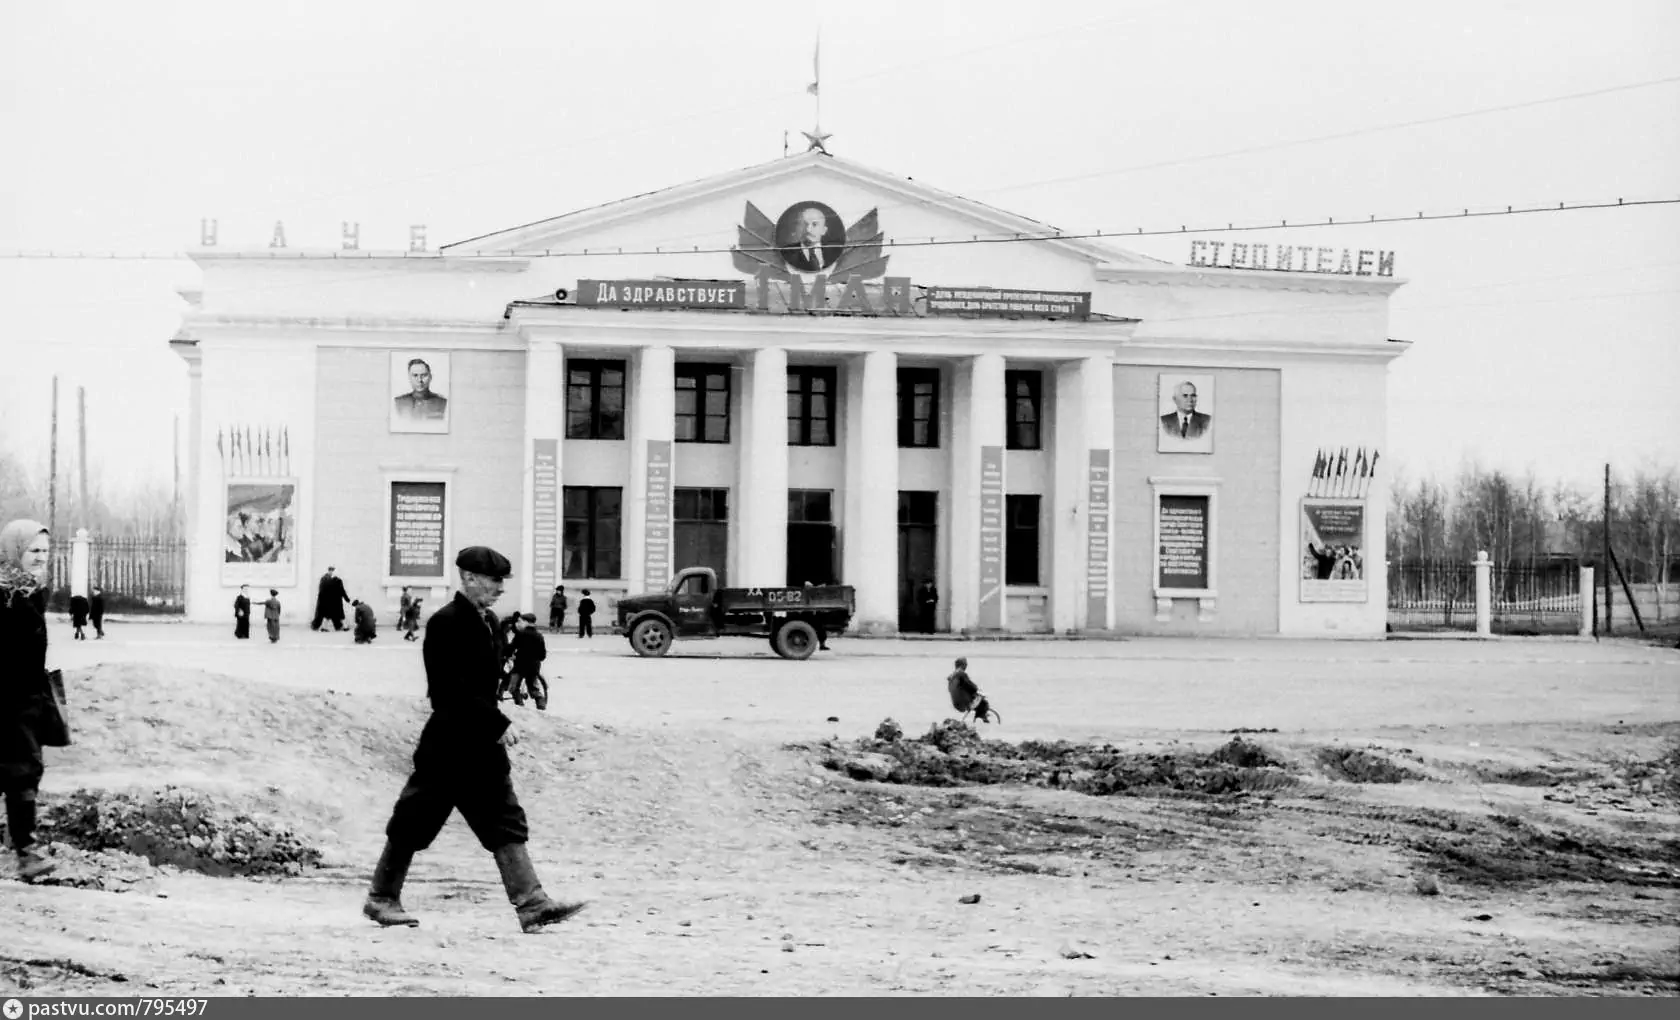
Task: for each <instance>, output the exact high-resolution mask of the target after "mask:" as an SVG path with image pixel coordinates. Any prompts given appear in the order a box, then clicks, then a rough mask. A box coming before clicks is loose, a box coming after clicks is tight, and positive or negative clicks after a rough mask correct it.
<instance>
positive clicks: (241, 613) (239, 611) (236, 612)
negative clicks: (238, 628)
mask: <svg viewBox="0 0 1680 1020" xmlns="http://www.w3.org/2000/svg"><path fill="white" fill-rule="evenodd" d="M233 618H234V619H235V620H249V619H250V618H251V600H250V599H248V598H246V597H245V596H243V595H235V596H234V597H233Z"/></svg>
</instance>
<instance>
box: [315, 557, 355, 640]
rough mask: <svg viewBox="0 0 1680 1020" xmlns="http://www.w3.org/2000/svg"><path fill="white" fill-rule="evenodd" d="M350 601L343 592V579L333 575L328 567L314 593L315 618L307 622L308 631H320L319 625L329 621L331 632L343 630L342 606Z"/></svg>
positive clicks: (348, 596) (347, 595)
mask: <svg viewBox="0 0 1680 1020" xmlns="http://www.w3.org/2000/svg"><path fill="white" fill-rule="evenodd" d="M349 601H350V595H349V593H348V592H346V591H345V590H344V579H343V578H341V577H339V576H338V575H337V574H335V573H333V568H332V567H328V568H327V572H326V573H324V574H322V575H321V583H320V586H319V587H318V588H317V589H316V593H315V618H314V619H313V620H310V621H309V629H310V630H320V629H321V623H322V621H325V620H331V621H332V625H333V630H343V629H344V606H345V604H346V603H348V602H349Z"/></svg>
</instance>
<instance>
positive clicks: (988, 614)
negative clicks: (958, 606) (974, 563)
mask: <svg viewBox="0 0 1680 1020" xmlns="http://www.w3.org/2000/svg"><path fill="white" fill-rule="evenodd" d="M977 622H978V625H979V627H980V629H982V630H1000V629H1002V627H1003V447H1001V446H982V447H981V448H980V606H979V614H978V618H977Z"/></svg>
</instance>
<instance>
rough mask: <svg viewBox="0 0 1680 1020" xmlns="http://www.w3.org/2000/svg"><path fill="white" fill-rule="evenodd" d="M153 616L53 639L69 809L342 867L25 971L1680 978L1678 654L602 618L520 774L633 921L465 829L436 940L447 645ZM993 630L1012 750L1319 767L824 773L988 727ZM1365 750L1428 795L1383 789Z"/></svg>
mask: <svg viewBox="0 0 1680 1020" xmlns="http://www.w3.org/2000/svg"><path fill="white" fill-rule="evenodd" d="M126 630H127V633H123V632H116V631H114V632H113V634H112V637H111V638H110V639H108V640H106V641H105V642H87V643H76V644H71V643H69V642H66V641H62V640H57V641H56V643H55V645H54V648H53V653H52V657H53V661H54V664H56V665H60V666H63V667H64V668H65V669H66V672H67V675H68V676H69V678H70V680H71V682H72V691H73V697H75V698H76V710H77V714H76V720H75V722H76V725H77V728H78V735H79V742H78V744H77V746H76V747H74V748H70V749H68V750H66V751H65V752H63V753H57V752H49V754H50V755H51V757H50V758H49V773H48V782H47V784H46V793H47V794H48V795H49V797H57V798H61V799H62V798H63V797H65V796H67V795H68V794H70V793H71V792H72V791H74V790H77V789H82V788H86V789H95V790H99V791H105V792H107V793H110V794H121V793H124V792H133V793H140V794H144V793H147V792H149V791H152V790H156V789H158V788H160V787H162V786H164V785H166V784H174V785H176V786H178V787H182V788H185V789H189V790H192V791H197V792H199V793H201V794H202V795H203V796H205V797H208V798H211V799H214V800H215V801H217V802H218V803H221V804H225V805H227V806H228V810H229V811H232V810H235V809H238V810H247V811H252V812H263V813H267V814H268V815H270V816H272V817H273V818H274V819H276V821H277V823H279V824H284V825H287V826H290V827H292V828H293V829H295V830H296V831H297V833H298V835H299V836H300V837H303V838H304V839H306V841H308V842H310V843H311V844H312V845H314V846H317V847H319V848H320V849H321V850H322V852H323V854H324V857H323V862H322V863H323V864H324V866H323V867H321V868H318V869H308V870H306V871H305V872H304V874H302V875H301V876H298V877H287V878H263V879H253V878H212V877H206V876H203V875H199V874H194V873H191V872H181V871H176V870H174V869H162V870H159V869H155V868H151V869H149V870H148V868H147V866H145V865H144V864H142V866H141V871H142V872H143V874H142V875H141V880H140V881H137V882H135V883H134V884H133V885H131V886H129V887H127V891H121V892H118V891H110V890H97V889H82V888H65V887H53V886H41V887H25V886H22V885H18V884H14V883H12V882H10V881H6V882H5V884H4V886H3V888H5V890H6V892H7V896H6V897H4V898H0V915H3V916H4V918H5V921H6V923H7V925H8V927H9V930H12V931H14V932H15V933H16V934H15V935H14V937H13V939H11V940H9V942H8V946H7V947H6V948H4V949H0V987H7V988H16V989H18V990H20V991H21V992H23V993H24V994H26V995H27V994H46V993H49V992H54V991H64V992H70V993H101V994H118V995H125V994H126V995H132V994H146V993H149V992H153V991H163V992H166V993H170V994H192V993H198V994H215V995H223V994H244V993H247V992H254V993H256V994H282V995H295V994H318V993H350V994H387V993H397V994H402V993H413V994H454V995H458V994H498V995H504V994H514V995H535V994H633V993H651V994H752V995H761V994H763V995H771V994H783V995H794V994H798V995H813V994H980V995H984V994H1006V995H1037V994H1045V995H1065V994H1070V993H1071V994H1082V995H1084V994H1175V995H1176V994H1220V995H1232V994H1360V995H1383V994H1395V995H1413V994H1482V993H1487V992H1494V993H1501V992H1520V993H1540V994H1580V993H1587V994H1598V993H1603V992H1609V993H1621V994H1674V992H1675V991H1676V990H1677V984H1676V981H1677V979H1680V960H1677V958H1676V948H1675V947H1676V945H1677V942H1680V841H1677V837H1680V815H1677V811H1676V798H1675V794H1674V788H1673V785H1672V783H1673V781H1674V779H1675V778H1676V777H1677V776H1676V773H1677V772H1680V763H1676V762H1674V760H1673V757H1672V754H1671V753H1670V749H1671V748H1674V747H1677V746H1680V654H1676V653H1674V652H1672V651H1665V650H1662V649H1653V648H1649V647H1642V646H1637V645H1632V644H1628V645H1621V644H1612V643H1605V644H1600V645H1594V644H1590V643H1579V642H1565V641H1532V642H1511V641H1504V642H1495V643H1486V644H1483V643H1471V642H1441V643H1426V642H1377V643H1356V642H1347V643H1341V642H1338V643H1322V644H1321V643H1308V642H1284V641H1252V642H1236V641H1232V642H1169V641H1161V642H1151V641H1134V642H1119V643H1111V642H1102V643H1098V642H1089V643H1053V642H1044V643H1015V642H1011V643H971V644H967V645H962V644H956V643H949V642H896V641H868V642H866V641H846V640H844V639H842V640H840V641H837V642H835V648H836V653H835V654H834V655H832V656H819V657H818V658H816V659H813V660H812V661H810V662H806V663H788V662H784V661H782V660H780V659H776V658H774V657H772V656H769V655H768V653H767V652H764V651H761V650H760V648H761V646H760V645H758V644H757V643H748V642H741V643H739V644H734V643H730V644H724V643H713V644H706V645H696V646H692V648H693V650H694V651H696V652H705V653H707V654H705V655H695V656H693V657H682V658H671V659H666V660H641V659H636V658H632V657H628V656H627V655H625V654H624V653H625V651H626V647H625V645H624V644H623V643H622V642H621V641H616V640H614V639H611V638H597V639H596V640H595V642H594V643H593V646H592V647H586V646H584V645H583V644H582V643H580V642H578V641H576V639H569V638H568V639H563V640H561V641H558V642H554V646H555V647H554V654H553V659H552V660H551V662H552V664H553V665H554V666H555V667H556V668H555V669H553V670H551V676H555V675H556V674H557V677H556V679H555V682H554V688H555V697H556V703H555V706H554V709H555V710H554V711H551V712H550V713H548V714H546V715H538V714H536V713H533V712H531V711H529V710H528V709H527V710H522V711H518V713H517V719H518V725H519V727H520V730H521V732H522V733H523V735H524V739H523V740H522V742H521V744H520V745H519V747H518V749H517V754H516V760H515V770H516V779H517V781H518V782H519V784H520V786H521V790H522V796H523V798H524V800H525V802H526V805H527V808H528V810H529V811H530V813H531V816H532V823H533V842H532V850H533V856H534V857H535V858H536V859H537V861H538V864H539V867H540V868H541V870H542V871H543V873H544V875H545V877H546V880H547V882H548V884H549V885H550V886H551V888H553V889H555V890H556V891H559V890H564V891H566V892H568V893H574V892H575V893H578V894H582V895H584V896H586V897H588V898H590V899H591V900H592V905H591V907H590V909H589V910H588V911H586V912H585V913H584V914H583V915H581V916H580V918H579V919H578V920H577V921H576V922H574V923H571V924H568V925H565V926H562V927H561V928H560V929H557V930H555V931H553V932H550V933H548V934H544V935H541V936H523V935H521V934H519V932H518V929H517V925H516V924H515V923H514V921H513V918H512V916H511V911H510V909H509V907H508V905H507V903H506V900H505V898H504V897H503V895H502V892H501V889H500V887H499V884H498V883H497V881H496V874H495V869H494V866H493V863H492V862H491V861H490V859H489V857H488V855H487V854H485V853H484V852H483V851H482V850H481V849H480V848H478V847H477V845H476V844H475V843H474V842H473V841H472V838H471V836H470V834H469V833H468V832H467V831H466V827H465V825H464V824H462V823H461V822H460V821H459V819H457V820H455V821H453V822H452V823H451V824H450V826H449V827H448V828H447V829H446V830H445V834H444V836H443V837H442V838H440V840H439V841H438V844H437V845H436V846H435V847H434V848H432V849H431V850H430V851H428V852H427V853H426V854H423V855H422V856H421V858H420V859H419V863H418V864H417V866H416V869H415V873H414V876H413V879H412V881H411V885H410V892H409V893H407V895H406V896H405V899H406V901H407V902H408V903H409V905H410V907H411V908H412V909H414V910H415V911H416V912H418V913H419V914H420V915H421V916H422V918H423V925H422V927H421V928H419V929H416V930H400V931H399V930H392V931H386V930H381V929H378V928H375V927H373V926H372V925H370V924H368V923H367V922H366V921H364V920H363V919H362V918H361V917H360V915H359V914H358V907H359V905H360V897H361V893H362V889H363V886H364V884H365V881H366V876H367V873H368V869H369V867H370V865H371V862H372V860H373V858H374V856H375V855H376V854H377V851H378V846H379V841H380V838H381V834H380V831H379V827H380V825H381V824H382V823H383V820H384V818H385V815H386V812H387V811H388V809H389V806H390V801H391V799H392V798H393V797H394V795H395V793H396V790H397V789H398V788H399V787H400V785H401V781H402V776H403V774H404V772H405V770H406V767H407V760H406V759H407V754H408V753H409V751H410V750H411V748H412V742H413V739H414V737H415V735H416V734H417V733H418V729H419V726H420V724H421V722H422V721H423V718H424V708H423V704H422V699H421V698H420V697H419V694H420V692H421V690H422V689H423V677H422V674H421V672H420V665H419V654H418V648H417V647H416V646H414V645H406V646H405V645H404V644H402V643H401V642H391V643H389V644H386V643H385V642H386V641H387V640H388V636H387V637H382V638H381V639H380V643H378V644H376V645H375V646H373V647H371V648H368V647H357V646H353V645H352V644H351V643H350V639H349V636H348V635H337V634H332V635H327V634H311V633H309V632H307V631H302V630H297V631H291V630H289V631H287V632H286V634H285V635H284V637H283V638H282V641H281V643H280V644H279V645H274V646H269V645H268V644H267V643H266V642H260V643H259V642H251V643H238V644H236V643H235V642H233V641H232V640H231V639H230V638H224V637H223V636H222V635H221V632H220V629H217V630H214V631H212V630H210V629H208V628H197V627H192V626H187V625H177V626H154V627H146V628H142V627H138V626H136V627H132V628H126ZM58 637H59V636H58V635H57V634H55V639H57V638H58ZM679 647H682V646H679ZM682 650H683V651H685V652H687V651H689V648H683V649H682ZM717 653H729V654H730V655H731V656H734V657H718V654H717ZM957 654H966V655H967V656H968V658H969V660H970V663H971V668H972V670H973V672H974V673H975V675H976V678H977V679H978V680H979V681H980V683H981V685H982V686H983V687H984V688H985V689H986V690H987V692H988V693H989V694H991V695H992V697H993V700H994V702H995V703H996V704H997V705H998V707H999V708H1000V709H1001V710H1002V711H1003V712H1004V716H1005V724H1004V726H1003V727H1001V728H988V729H987V731H986V733H985V734H984V735H985V736H986V737H988V738H992V739H1003V740H1008V741H1011V742H1020V741H1028V740H1038V741H1056V740H1062V741H1078V742H1096V743H1105V742H1106V743H1108V744H1111V745H1112V750H1113V755H1116V756H1120V757H1119V758H1112V759H1111V763H1112V761H1119V760H1120V759H1121V758H1123V759H1124V761H1121V763H1120V764H1121V765H1123V766H1124V768H1126V769H1133V768H1134V766H1136V764H1137V763H1138V762H1140V761H1143V760H1144V759H1145V758H1146V757H1147V758H1148V759H1149V760H1150V761H1157V762H1158V761H1165V760H1169V759H1170V760H1173V761H1177V760H1180V759H1181V758H1182V756H1183V755H1185V754H1188V753H1190V752H1192V751H1202V752H1205V751H1208V750H1212V749H1214V748H1216V747H1218V746H1220V745H1222V744H1225V743H1226V742H1228V741H1229V740H1230V739H1231V735H1230V734H1229V732H1228V731H1231V730H1235V729H1246V730H1256V731H1271V730H1275V731H1276V732H1255V733H1247V734H1244V736H1245V738H1246V739H1248V740H1250V741H1252V742H1254V743H1255V744H1256V745H1258V746H1261V747H1264V748H1265V749H1266V751H1267V752H1268V753H1269V754H1271V755H1272V756H1274V757H1275V758H1276V759H1277V760H1278V761H1279V762H1280V763H1281V764H1280V765H1278V766H1276V767H1275V768H1272V769H1270V772H1272V773H1275V774H1276V776H1277V777H1278V778H1277V779H1276V780H1275V782H1268V783H1264V784H1262V783H1252V784H1250V787H1249V788H1243V789H1235V790H1230V791H1227V792H1225V793H1221V794H1218V795H1208V794H1205V793H1195V792H1193V791H1192V792H1186V791H1185V790H1183V789H1176V790H1175V789H1171V788H1167V787H1160V786H1159V784H1157V787H1149V788H1137V789H1128V790H1124V791H1120V792H1116V793H1113V794H1111V795H1108V796H1088V795H1086V794H1083V793H1078V792H1073V791H1071V790H1069V789H1066V788H1059V789H1058V788H1047V787H1046V786H1044V785H1032V784H1014V785H1001V786H1000V785H965V786H960V787H926V786H917V785H907V784H905V783H901V782H875V781H868V780H865V781H860V780H858V779H854V778H851V776H850V775H848V774H847V771H846V770H845V769H844V767H825V765H824V762H825V761H827V762H828V763H829V765H830V766H839V765H840V763H841V762H843V760H844V759H845V758H846V757H847V756H848V755H853V754H857V753H865V752H867V750H868V747H866V746H864V745H860V744H858V743H857V742H858V741H860V740H864V741H867V738H868V737H869V736H870V735H871V734H872V733H873V732H874V730H875V727H876V724H877V723H879V722H880V721H881V720H882V719H883V717H887V716H891V717H893V718H895V719H896V720H897V721H898V722H899V723H901V724H902V725H903V728H904V730H905V732H906V734H907V735H908V736H910V737H915V736H917V735H919V734H921V733H923V732H925V731H926V730H927V729H928V728H929V726H930V725H932V724H933V723H934V722H936V721H938V720H940V719H943V718H945V717H947V716H949V715H950V713H949V711H948V709H947V707H946V705H945V704H944V700H943V699H944V691H943V685H942V678H943V676H944V673H945V671H946V670H947V669H948V668H949V660H950V658H951V657H953V656H955V655H957ZM830 717H835V718H837V719H838V721H837V722H830V721H829V718H830ZM994 751H995V749H994ZM994 751H986V752H985V753H987V754H992V753H994ZM1355 751H1357V752H1361V753H1362V754H1364V755H1366V756H1368V757H1369V758H1370V759H1371V760H1372V761H1376V762H1379V763H1387V764H1388V765H1391V766H1393V767H1394V768H1396V769H1404V770H1405V772H1406V773H1407V774H1408V775H1409V776H1410V778H1408V779H1407V780H1406V781H1403V782H1397V783H1372V782H1354V781H1350V776H1354V777H1357V776H1358V775H1361V774H1362V773H1360V772H1359V771H1358V770H1357V769H1356V770H1353V771H1352V772H1350V771H1349V770H1348V768H1347V767H1346V763H1347V762H1348V761H1350V760H1353V759H1350V758H1349V757H1348V755H1349V754H1350V753H1351V752H1355ZM1665 755H1669V757H1666V758H1665ZM969 757H970V758H972V755H970V756H969ZM964 760H968V759H964ZM1338 763H1339V764H1338ZM1087 764H1089V763H1087ZM1117 767H1118V766H1117ZM1152 767H1153V766H1152ZM1085 771H1089V769H1086V770H1085ZM1379 771H1380V770H1379ZM1127 774H1131V773H1129V772H1128V773H1127ZM1175 774H1177V773H1175ZM1058 781H1060V780H1058ZM1430 883H1433V885H1432V886H1431V885H1430ZM1426 888H1433V889H1435V890H1437V891H1436V892H1435V894H1433V895H1426V894H1425V893H1424V892H1420V889H1426ZM972 894H979V897H980V899H979V901H978V902H977V903H973V904H962V903H959V902H958V900H959V898H960V897H964V896H968V895H972Z"/></svg>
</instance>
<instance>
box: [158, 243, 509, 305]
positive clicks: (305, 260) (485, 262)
mask: <svg viewBox="0 0 1680 1020" xmlns="http://www.w3.org/2000/svg"><path fill="white" fill-rule="evenodd" d="M187 257H188V258H190V259H192V260H193V262H195V263H197V264H198V265H199V266H200V267H201V268H208V267H210V266H221V265H242V264H252V263H260V264H261V265H263V266H264V267H265V268H267V267H270V266H272V267H274V268H281V267H285V268H288V269H317V270H318V269H321V268H323V267H326V266H331V267H333V268H334V269H341V268H343V267H348V266H361V265H372V264H377V265H378V267H379V269H380V271H381V272H392V271H395V270H399V269H400V270H402V271H408V272H416V273H423V272H450V273H523V272H525V271H526V270H528V269H530V268H531V263H532V260H531V259H528V258H513V257H507V256H477V255H475V256H460V255H446V254H442V253H439V252H431V251H426V252H409V251H384V252H381V251H333V250H331V249H327V250H324V251H309V250H306V249H291V248H281V249H263V248H255V249H251V250H248V251H239V250H229V251H219V250H217V251H212V250H208V249H199V250H198V251H192V252H188V253H187ZM183 296H185V295H183ZM200 300H202V292H201V293H200Z"/></svg>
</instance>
